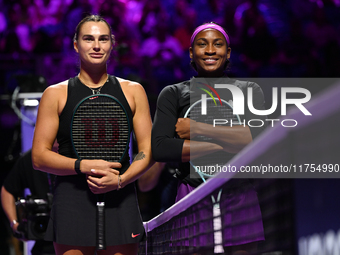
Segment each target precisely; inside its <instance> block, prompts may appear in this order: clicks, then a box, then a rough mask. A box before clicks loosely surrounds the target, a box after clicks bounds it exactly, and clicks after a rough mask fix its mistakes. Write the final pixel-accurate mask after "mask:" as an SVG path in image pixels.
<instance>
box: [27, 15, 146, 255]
mask: <svg viewBox="0 0 340 255" xmlns="http://www.w3.org/2000/svg"><path fill="white" fill-rule="evenodd" d="M113 45H114V36H113V35H112V30H111V27H110V25H109V24H108V23H107V21H105V20H104V19H103V18H101V17H100V16H98V15H90V16H87V17H85V18H84V19H83V20H82V21H81V22H80V23H79V24H78V26H77V28H76V33H75V37H74V48H75V51H76V52H77V53H78V54H79V59H80V72H79V75H77V76H76V77H74V78H70V79H69V80H67V81H63V82H61V83H59V84H56V85H53V86H50V87H48V88H47V89H46V90H45V92H44V93H43V96H42V98H41V102H40V105H39V111H38V117H37V122H36V126H35V132H34V139H33V149H32V159H33V165H34V168H35V169H39V170H41V171H44V172H48V173H52V174H55V175H57V178H56V184H55V193H54V201H53V206H52V211H51V219H50V222H49V225H48V229H47V231H46V235H45V238H46V239H47V240H51V241H53V242H54V247H55V251H56V254H57V255H61V254H65V255H66V254H67V255H80V254H82V255H93V254H95V253H96V254H97V255H108V254H110V255H111V254H137V250H138V243H139V242H140V241H141V240H142V239H143V237H144V236H145V233H144V227H143V223H142V220H141V216H140V212H139V208H138V203H137V199H136V191H135V185H134V181H135V180H137V179H138V177H139V176H140V175H142V174H143V172H144V171H146V170H147V169H148V168H149V167H150V164H151V160H152V159H151V158H152V157H151V127H152V122H151V117H150V112H149V104H148V100H147V96H146V93H145V91H144V89H143V87H142V86H141V85H140V84H138V83H135V82H132V81H128V80H124V79H121V78H116V77H115V76H112V75H109V74H108V73H107V61H108V59H109V57H110V54H111V51H112V48H113ZM95 93H102V94H109V95H112V96H114V97H115V98H117V99H118V100H119V102H120V103H121V104H122V105H123V106H124V108H125V110H126V111H127V115H128V118H129V122H130V123H132V124H133V131H134V134H135V137H136V142H137V145H138V151H139V153H138V154H137V156H136V157H135V159H134V161H133V162H132V164H131V165H130V159H129V156H128V154H125V156H124V157H123V160H122V161H121V163H118V162H108V161H104V160H82V161H80V162H79V161H78V165H77V163H76V162H77V161H76V158H77V157H76V155H75V152H74V149H73V147H72V143H71V135H70V134H71V132H70V125H71V122H72V114H73V111H74V108H75V106H76V105H77V104H78V103H79V102H80V101H81V100H82V99H83V98H85V97H88V96H90V95H92V94H95ZM56 138H57V140H58V142H59V154H58V153H55V152H53V151H52V150H51V149H52V145H53V142H54V140H55V139H56ZM98 176H101V178H96V177H98ZM103 193H105V200H106V201H105V203H106V205H105V215H106V216H105V222H106V224H105V227H106V245H107V247H106V250H97V251H96V247H95V246H96V201H97V200H96V194H103Z"/></svg>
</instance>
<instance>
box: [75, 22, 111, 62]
mask: <svg viewBox="0 0 340 255" xmlns="http://www.w3.org/2000/svg"><path fill="white" fill-rule="evenodd" d="M112 47H113V45H112V41H111V34H110V28H109V27H108V26H107V24H106V23H104V22H101V21H99V22H94V21H89V22H85V23H84V24H82V26H81V28H80V30H79V35H78V38H77V40H75V41H74V49H75V50H76V52H77V53H79V58H80V62H81V65H82V66H87V65H105V66H106V62H107V60H108V59H109V57H110V54H111V50H112Z"/></svg>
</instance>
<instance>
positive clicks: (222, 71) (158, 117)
mask: <svg viewBox="0 0 340 255" xmlns="http://www.w3.org/2000/svg"><path fill="white" fill-rule="evenodd" d="M189 53H190V58H191V65H192V67H193V68H194V69H195V70H196V71H197V76H196V77H193V78H191V79H190V80H188V81H184V82H181V83H178V84H174V85H169V86H166V87H165V88H164V89H163V90H162V91H161V93H160V94H159V96H158V100H157V109H156V113H155V117H154V123H153V128H152V138H151V142H152V152H153V157H154V160H155V161H158V162H167V163H168V164H171V165H173V166H174V167H175V168H177V169H178V170H177V173H176V176H177V178H178V180H179V184H178V190H177V197H176V201H179V200H180V199H181V198H183V197H184V196H185V195H187V194H188V193H190V192H191V191H192V190H194V189H195V188H196V187H197V186H198V185H200V184H201V183H202V180H201V179H199V178H190V164H189V163H188V161H189V160H190V156H191V157H199V156H204V155H208V154H211V153H214V152H218V151H225V152H226V153H225V154H226V158H227V159H231V158H232V157H233V156H234V155H235V154H236V153H238V152H239V151H241V150H242V149H243V148H244V147H245V146H247V145H248V144H249V143H250V142H252V140H253V139H254V138H255V137H256V136H257V135H258V134H259V133H260V132H261V131H262V130H263V128H251V127H249V126H247V125H246V126H243V125H239V126H233V127H228V126H219V127H217V126H216V127H212V125H208V124H202V123H198V122H195V121H193V120H190V119H189V118H183V116H184V114H185V113H186V111H187V109H188V108H189V106H190V97H191V96H192V94H191V93H192V88H193V86H195V83H197V81H198V79H200V78H208V79H206V81H207V83H209V78H214V81H215V82H216V83H223V84H232V85H235V86H237V87H238V88H239V89H241V90H242V91H243V93H244V95H245V94H246V93H247V88H248V87H252V88H253V90H254V102H253V103H254V107H255V108H256V109H264V96H263V93H262V90H261V88H260V87H259V86H258V85H257V84H256V83H253V82H247V81H239V80H234V79H230V78H229V77H227V75H226V68H227V66H228V63H229V58H230V54H231V48H230V40H229V36H228V34H227V33H226V31H225V30H224V29H223V28H222V27H221V26H219V25H218V24H216V23H206V24H203V25H201V26H199V27H197V28H196V30H195V31H194V33H193V34H192V37H191V47H190V49H189ZM211 86H213V84H211ZM227 101H228V100H227ZM243 117H244V119H246V120H247V119H251V118H254V115H252V113H251V112H250V111H247V110H246V113H245V116H243ZM256 118H259V116H256ZM246 123H247V122H246ZM190 129H191V130H192V131H193V130H195V132H190ZM212 130H213V132H212ZM196 135H204V136H208V137H211V138H213V139H214V140H217V141H218V144H217V143H212V142H199V141H191V140H190V138H192V137H194V136H196ZM149 174H150V173H149V172H146V174H145V175H144V176H142V177H141V178H140V179H139V182H143V179H144V178H145V179H146V177H148V175H149ZM228 185H230V188H231V189H233V190H235V188H236V190H237V188H239V189H238V192H236V193H235V196H234V197H233V198H232V199H233V200H234V201H238V203H237V205H236V206H234V207H233V208H221V210H222V215H223V213H226V212H227V211H228V212H229V213H231V214H232V219H231V222H230V224H232V221H233V220H236V219H237V220H238V221H240V220H244V221H246V219H247V218H249V217H252V218H254V219H256V220H255V221H254V222H252V223H251V224H249V225H248V226H247V224H246V225H242V226H243V227H244V228H243V229H242V230H240V229H239V231H238V230H237V229H233V231H231V232H232V233H233V236H232V238H229V239H228V240H227V239H224V241H223V244H224V246H226V247H228V246H229V247H231V249H233V250H240V249H241V250H242V249H243V248H244V246H245V245H246V244H249V243H254V242H256V241H260V240H264V234H263V224H262V216H261V211H260V208H259V205H258V199H257V194H256V191H255V189H254V187H253V186H252V184H251V183H250V182H249V180H245V179H242V180H240V181H236V180H231V181H229V183H228ZM223 193H225V192H223ZM223 193H222V198H221V200H223V199H228V198H226V197H224V195H225V194H223ZM225 196H226V195H225ZM229 199H230V198H229ZM247 204H255V206H252V207H251V208H250V209H249V211H248V214H245V215H244V216H239V215H236V214H237V209H238V208H242V206H245V205H247ZM240 217H241V218H240ZM242 217H244V218H242Z"/></svg>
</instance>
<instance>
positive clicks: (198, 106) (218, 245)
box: [184, 98, 241, 253]
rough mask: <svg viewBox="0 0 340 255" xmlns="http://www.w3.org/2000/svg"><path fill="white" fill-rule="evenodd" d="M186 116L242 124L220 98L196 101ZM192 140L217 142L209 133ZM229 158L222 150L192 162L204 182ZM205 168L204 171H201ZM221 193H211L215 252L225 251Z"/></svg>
mask: <svg viewBox="0 0 340 255" xmlns="http://www.w3.org/2000/svg"><path fill="white" fill-rule="evenodd" d="M203 107H204V108H205V110H206V112H205V113H206V114H202V108H203ZM203 112H204V111H203ZM184 118H190V119H192V120H194V121H196V122H201V123H206V124H210V125H211V124H213V122H214V120H216V119H219V120H224V121H225V122H226V125H228V126H235V125H240V124H241V119H240V117H239V116H238V115H237V114H233V107H232V105H231V104H230V103H228V102H227V101H225V100H223V99H218V98H205V99H204V100H202V99H200V100H198V101H196V102H195V103H193V104H192V105H191V106H190V107H189V109H188V110H187V111H186V113H185V115H184ZM211 132H213V129H212V130H211ZM192 140H193V141H201V142H211V143H214V142H217V141H215V140H214V139H212V138H211V137H209V136H208V135H207V136H196V137H195V138H193V139H192ZM228 159H229V158H228V157H226V153H225V152H223V151H221V152H215V153H211V154H208V155H205V156H202V157H199V158H195V159H192V160H190V164H191V166H192V167H193V168H194V170H195V172H197V173H198V174H199V176H200V177H201V179H202V180H203V182H206V179H207V178H209V177H212V176H214V174H215V173H216V171H213V173H211V170H212V169H215V168H213V167H217V165H219V166H221V167H223V166H224V165H225V164H226V163H227V161H228ZM203 169H204V171H201V170H203ZM207 170H208V171H207ZM215 170H216V169H215ZM221 195H222V189H220V191H219V192H218V195H217V197H216V199H215V197H214V196H213V195H211V200H212V203H213V216H214V221H213V229H214V244H215V247H214V252H215V253H223V252H224V249H223V239H222V220H221V209H220V199H221Z"/></svg>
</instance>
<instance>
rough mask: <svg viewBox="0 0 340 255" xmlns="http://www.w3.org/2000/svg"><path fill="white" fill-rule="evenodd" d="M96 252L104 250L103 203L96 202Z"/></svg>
mask: <svg viewBox="0 0 340 255" xmlns="http://www.w3.org/2000/svg"><path fill="white" fill-rule="evenodd" d="M96 248H97V250H105V249H106V243H105V202H97V240H96Z"/></svg>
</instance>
